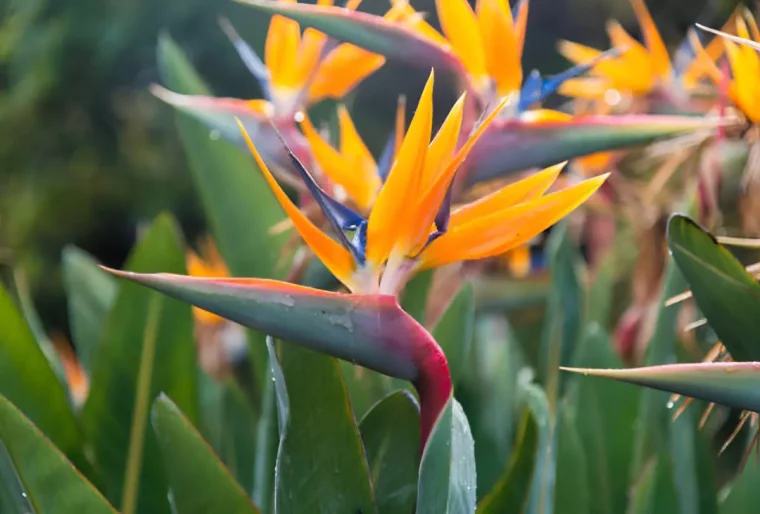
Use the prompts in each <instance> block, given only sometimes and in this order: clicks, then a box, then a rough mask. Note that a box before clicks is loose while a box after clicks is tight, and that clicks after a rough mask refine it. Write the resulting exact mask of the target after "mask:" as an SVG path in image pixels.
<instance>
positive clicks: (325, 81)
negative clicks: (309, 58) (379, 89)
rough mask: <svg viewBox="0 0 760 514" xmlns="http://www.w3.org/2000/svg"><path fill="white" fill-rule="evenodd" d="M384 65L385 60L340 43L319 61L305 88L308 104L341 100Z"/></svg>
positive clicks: (379, 56)
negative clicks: (326, 100) (311, 80)
mask: <svg viewBox="0 0 760 514" xmlns="http://www.w3.org/2000/svg"><path fill="white" fill-rule="evenodd" d="M383 64H385V57H383V56H381V55H378V54H374V53H372V52H368V51H366V50H362V49H361V48H359V47H358V46H354V45H351V44H349V43H343V44H341V45H338V46H337V47H336V48H334V49H333V50H332V51H331V52H330V53H329V54H327V56H326V57H325V58H324V59H323V60H322V62H321V63H320V65H319V69H318V70H317V73H316V75H315V76H314V79H313V82H312V83H311V86H310V87H309V103H315V102H317V101H319V100H321V99H323V98H342V97H344V96H345V95H346V94H347V93H348V92H349V91H351V90H352V89H353V88H354V87H356V86H357V85H358V84H359V82H361V81H362V80H364V79H365V78H367V77H368V76H370V75H371V74H373V73H374V72H375V71H377V70H378V69H380V68H381V67H382V66H383Z"/></svg>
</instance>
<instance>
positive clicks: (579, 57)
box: [559, 0, 722, 98]
mask: <svg viewBox="0 0 760 514" xmlns="http://www.w3.org/2000/svg"><path fill="white" fill-rule="evenodd" d="M630 1H631V5H632V7H633V11H634V13H635V15H636V19H637V20H638V23H639V26H640V27H641V32H642V34H643V36H644V44H641V43H639V42H638V41H636V39H634V38H633V37H631V35H630V34H628V33H627V32H626V31H625V29H623V27H622V26H621V25H620V24H619V23H618V22H617V21H614V20H612V21H610V22H608V24H607V34H608V36H609V38H610V42H611V44H612V47H613V48H621V49H622V48H626V50H625V51H624V52H622V54H621V55H619V56H617V57H611V58H608V59H605V60H603V61H601V62H600V63H598V64H597V65H596V66H594V68H593V69H592V70H591V72H590V75H589V76H588V77H584V78H575V79H570V80H568V81H566V82H565V83H563V84H562V86H560V89H559V92H560V93H561V94H564V95H566V96H571V97H575V98H600V97H601V96H603V95H604V93H605V92H606V91H607V90H609V89H614V90H618V91H622V92H625V93H629V94H632V95H646V94H649V93H651V92H652V91H654V90H656V89H657V88H660V87H666V88H667V87H671V86H672V85H673V83H674V81H675V80H677V81H678V87H680V88H682V89H683V90H685V91H687V92H688V91H691V90H693V89H694V88H696V87H697V86H698V84H699V81H700V79H701V78H702V77H703V76H704V75H705V74H707V73H708V70H707V69H706V67H705V63H704V62H700V60H698V59H695V60H694V61H693V62H692V63H690V65H689V66H688V68H687V69H686V70H684V71H683V72H682V73H681V74H680V76H678V77H676V76H675V74H674V70H673V66H672V63H671V59H670V56H669V54H668V49H667V46H666V45H665V43H664V42H663V40H662V36H661V35H660V33H659V31H658V30H657V27H656V25H655V23H654V21H653V19H652V16H651V14H650V13H649V10H648V9H647V6H646V4H645V2H644V0H630ZM559 51H560V53H562V55H564V56H565V58H567V59H568V60H570V61H572V62H573V63H575V64H580V63H583V62H588V61H589V60H591V59H593V58H595V57H598V56H599V55H600V54H601V53H602V51H601V50H597V49H595V48H591V47H588V46H585V45H581V44H578V43H574V42H572V41H561V42H560V44H559ZM721 51H722V48H721V46H720V45H719V44H711V45H710V46H709V47H708V51H707V54H708V55H709V56H710V61H711V62H714V61H715V60H716V59H717V58H718V57H719V56H720V54H721Z"/></svg>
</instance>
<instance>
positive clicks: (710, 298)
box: [668, 215, 760, 361]
mask: <svg viewBox="0 0 760 514" xmlns="http://www.w3.org/2000/svg"><path fill="white" fill-rule="evenodd" d="M668 245H669V247H670V252H671V254H672V255H673V259H674V260H675V261H676V263H677V264H678V267H679V269H680V270H681V273H683V276H684V277H685V278H686V281H687V282H688V283H689V286H690V287H691V291H692V294H693V295H694V300H695V301H696V302H697V305H698V306H699V308H700V310H701V311H702V312H703V313H704V315H705V316H706V317H707V321H708V322H709V323H710V326H711V327H712V328H713V330H715V333H716V334H717V335H718V338H719V339H720V340H721V342H722V343H723V344H724V345H725V347H726V349H727V350H728V351H729V353H730V354H731V355H732V357H733V358H734V360H737V361H751V360H760V346H758V345H757V344H755V341H754V339H753V338H752V337H748V335H749V334H757V333H758V332H759V331H760V285H758V283H757V280H756V279H755V278H754V277H752V275H750V274H749V273H747V271H746V270H745V269H744V266H742V265H741V263H740V262H739V261H738V260H736V258H734V256H733V255H731V253H730V252H729V251H728V250H727V249H725V248H724V247H722V246H721V245H720V244H718V242H717V241H716V240H715V238H713V236H711V235H710V234H709V233H708V232H706V231H705V230H704V229H702V228H701V227H699V226H698V225H697V224H696V223H695V222H693V221H692V220H690V219H689V218H687V217H685V216H682V215H673V216H672V217H671V218H670V221H669V223H668ZM679 292H680V291H679Z"/></svg>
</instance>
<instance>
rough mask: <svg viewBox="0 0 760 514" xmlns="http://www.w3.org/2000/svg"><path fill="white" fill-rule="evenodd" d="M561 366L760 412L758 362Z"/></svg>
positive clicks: (570, 369) (759, 363) (578, 371)
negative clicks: (625, 367)
mask: <svg viewBox="0 0 760 514" xmlns="http://www.w3.org/2000/svg"><path fill="white" fill-rule="evenodd" d="M560 369H562V370H563V371H569V372H572V373H580V374H583V375H589V376H595V377H601V378H611V379H614V380H620V381H623V382H629V383H631V384H636V385H640V386H645V387H650V388H653V389H659V390H662V391H667V392H670V393H675V394H680V395H684V396H689V397H692V398H696V399H699V400H705V401H708V402H714V403H718V404H721V405H726V406H728V407H734V408H737V409H746V410H751V411H753V412H760V362H700V363H693V364H665V365H661V366H648V367H641V368H627V369H592V368H565V367H563V368H560Z"/></svg>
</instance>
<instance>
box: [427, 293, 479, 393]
mask: <svg viewBox="0 0 760 514" xmlns="http://www.w3.org/2000/svg"><path fill="white" fill-rule="evenodd" d="M474 324H475V299H474V295H473V291H472V285H471V284H465V285H464V286H463V287H462V288H461V289H460V290H459V292H458V293H457V294H456V296H454V298H453V299H452V301H451V303H450V304H449V306H448V307H447V308H446V310H445V311H444V313H443V315H442V316H441V318H440V319H439V320H438V323H436V325H435V327H433V330H432V334H433V337H434V338H435V340H436V341H438V344H439V345H440V346H441V349H442V350H443V353H444V354H446V359H447V360H448V362H449V370H450V371H451V381H452V382H453V383H455V384H456V382H457V379H458V378H459V377H460V375H461V374H462V370H463V368H464V366H465V361H466V359H467V356H468V355H469V354H470V346H471V344H472V337H473V330H474Z"/></svg>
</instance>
